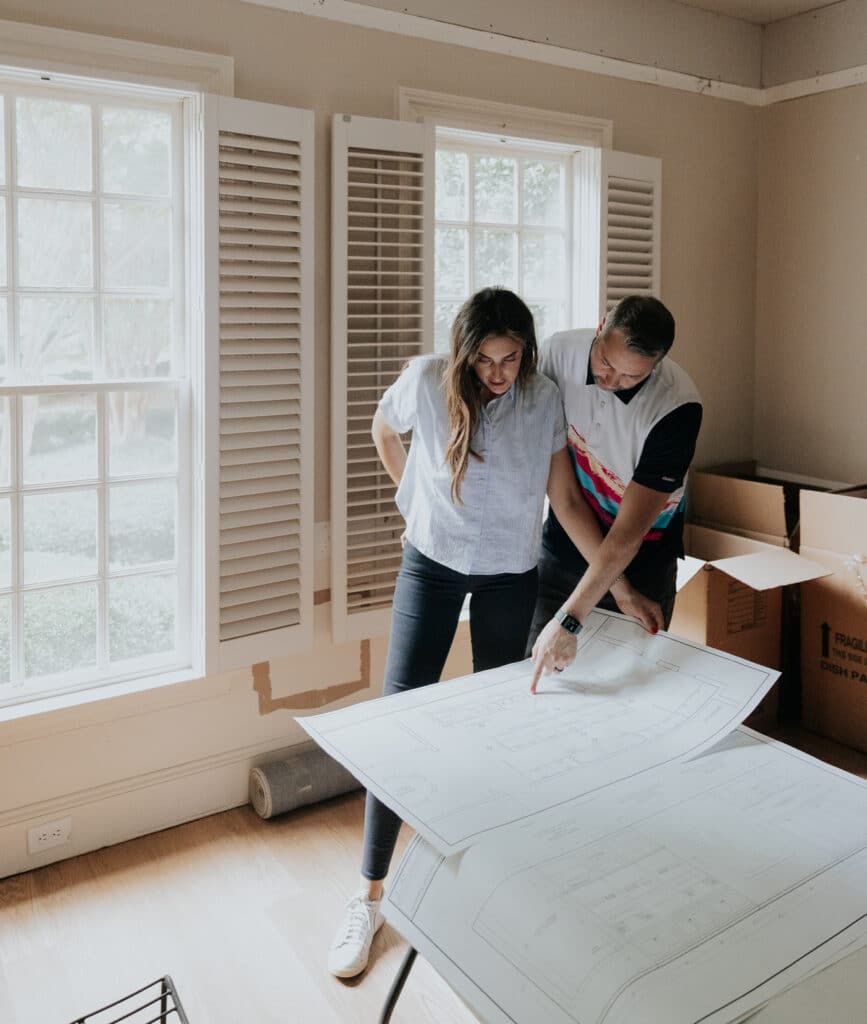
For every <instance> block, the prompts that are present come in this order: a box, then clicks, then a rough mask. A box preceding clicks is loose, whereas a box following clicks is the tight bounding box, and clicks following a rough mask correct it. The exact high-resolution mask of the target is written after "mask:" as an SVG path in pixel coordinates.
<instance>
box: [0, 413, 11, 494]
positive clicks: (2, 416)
mask: <svg viewBox="0 0 867 1024" xmlns="http://www.w3.org/2000/svg"><path fill="white" fill-rule="evenodd" d="M10 434H11V432H10V430H9V399H8V398H0V487H8V486H9V483H10V477H9V445H10Z"/></svg>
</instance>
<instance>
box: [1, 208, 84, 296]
mask: <svg viewBox="0 0 867 1024" xmlns="http://www.w3.org/2000/svg"><path fill="white" fill-rule="evenodd" d="M18 283H19V284H22V285H25V286H28V287H37V288H58V287H59V288H90V287H91V286H92V284H93V245H92V237H91V208H90V203H87V202H76V201H74V200H70V199H19V200H18Z"/></svg>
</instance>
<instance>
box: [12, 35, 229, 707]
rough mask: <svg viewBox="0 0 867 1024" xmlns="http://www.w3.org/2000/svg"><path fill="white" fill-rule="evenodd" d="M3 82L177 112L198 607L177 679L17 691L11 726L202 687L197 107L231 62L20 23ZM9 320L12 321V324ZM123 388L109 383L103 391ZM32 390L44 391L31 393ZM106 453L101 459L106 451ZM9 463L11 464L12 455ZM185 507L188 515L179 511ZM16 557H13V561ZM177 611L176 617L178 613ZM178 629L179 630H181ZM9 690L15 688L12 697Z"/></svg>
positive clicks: (145, 676)
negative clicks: (157, 103)
mask: <svg viewBox="0 0 867 1024" xmlns="http://www.w3.org/2000/svg"><path fill="white" fill-rule="evenodd" d="M0 73H2V74H3V75H4V77H5V78H6V79H7V80H10V81H15V80H17V81H18V82H20V83H22V84H23V85H28V84H37V83H45V82H46V81H50V82H51V83H52V84H53V85H55V86H65V87H67V88H70V89H77V88H78V89H80V88H82V87H86V88H87V89H88V91H90V90H91V89H94V88H95V89H99V88H100V87H103V88H105V89H106V91H107V93H109V94H111V95H113V96H115V97H119V96H121V95H125V96H126V97H127V98H128V100H129V99H131V98H137V99H138V100H139V101H140V100H141V99H142V97H144V96H146V95H149V96H154V94H155V92H156V93H158V94H161V95H162V96H164V97H165V98H168V99H174V100H177V101H179V102H180V103H181V105H182V109H183V114H182V126H181V134H182V137H183V140H184V149H183V152H184V154H185V157H186V159H185V160H184V164H183V171H182V181H181V182H180V187H181V190H182V191H181V194H182V195H183V204H184V215H183V223H178V224H176V229H177V230H178V231H180V232H182V233H184V234H185V237H186V239H187V244H186V245H185V247H184V252H183V254H182V260H181V262H180V265H179V266H178V270H179V272H182V273H183V275H184V277H185V279H186V290H185V297H186V301H185V303H184V305H185V310H184V313H183V316H184V320H185V326H184V331H185V334H186V337H187V346H186V370H187V388H186V394H185V396H182V397H184V400H183V401H179V406H178V431H179V432H180V431H181V430H182V429H183V428H184V424H186V427H187V429H188V431H189V436H190V443H189V445H188V458H187V459H186V461H185V462H182V463H181V464H180V465H179V466H178V474H179V477H180V476H181V475H184V476H185V477H186V479H187V480H188V481H189V482H190V486H189V487H188V488H187V499H186V501H185V503H180V502H179V508H178V516H179V520H180V519H182V518H186V519H187V520H188V521H189V523H190V530H189V531H188V536H190V537H191V539H192V545H191V553H190V558H189V560H188V566H189V568H188V578H189V587H188V592H189V593H191V594H192V595H195V596H196V600H194V601H192V602H190V603H189V606H188V607H187V608H186V614H187V622H188V627H187V635H188V636H189V637H191V638H192V639H191V642H190V644H189V649H188V651H187V652H186V654H185V657H184V658H183V659H182V661H183V664H179V665H178V666H177V667H175V668H174V669H171V668H169V667H167V666H166V665H162V666H161V667H160V668H159V669H157V668H153V667H152V668H147V667H146V666H145V665H144V664H141V665H140V667H139V669H138V670H136V671H133V672H129V673H127V674H124V675H119V674H113V675H111V676H110V677H109V678H107V679H106V680H100V681H93V680H88V681H87V682H85V683H84V684H82V683H81V682H80V681H77V680H76V679H74V678H72V677H71V676H67V675H65V676H64V677H63V685H59V686H55V687H53V688H39V689H36V688H34V687H31V686H27V687H16V688H15V691H14V696H12V695H11V693H10V694H5V695H0V719H5V718H7V717H13V718H17V717H20V716H21V715H22V714H30V713H36V712H39V711H41V710H47V709H49V708H59V707H68V706H72V705H78V704H82V703H89V702H91V701H93V700H95V699H101V698H107V697H116V696H120V695H124V694H130V693H135V692H140V691H145V690H151V689H154V688H156V687H161V686H170V685H172V684H174V683H178V682H185V681H188V680H192V679H196V678H199V677H201V676H202V675H203V672H204V651H205V612H204V600H205V597H204V578H205V564H204V519H205V516H204V512H205V510H204V498H203V488H202V475H203V473H202V466H203V460H204V448H205V445H204V441H205V438H204V430H205V423H204V417H203V415H202V408H203V405H204V380H205V367H204V343H203V338H204V316H203V308H202V306H203V303H202V300H201V298H199V299H197V300H195V301H194V299H193V297H194V296H199V297H200V296H201V295H202V294H203V287H204V253H203V237H204V232H203V222H204V210H203V191H204V190H203V188H202V166H203V149H202V132H203V124H202V98H203V95H204V93H205V92H211V93H214V94H218V95H232V92H233V80H234V62H233V60H232V58H231V57H223V56H218V55H214V54H207V53H200V52H197V51H192V50H181V49H176V48H172V47H162V46H155V45H153V44H148V43H139V42H135V41H130V40H121V39H113V38H109V37H101V36H95V35H90V34H87V33H81V32H69V31H66V30H63V29H52V28H45V27H43V26H35V25H27V24H22V23H18V22H9V21H0ZM10 315H11V314H10ZM149 386H152V387H154V388H157V389H159V388H165V387H169V388H171V387H173V385H172V384H171V383H170V382H165V381H156V382H154V383H153V384H152V385H149ZM118 387H121V388H122V387H124V384H123V382H118V383H117V384H115V383H114V382H112V383H111V385H109V386H107V387H104V388H103V390H114V389H116V388H118ZM35 390H43V389H40V388H37V389H35ZM82 390H89V391H98V390H99V388H97V387H95V386H94V384H92V383H91V384H90V385H87V384H85V385H83V387H82ZM103 450H104V449H103ZM13 457H15V456H14V455H13ZM184 504H185V507H184ZM13 557H14V554H13ZM180 612H181V609H179V613H180ZM179 628H180V622H179ZM10 689H11V688H10Z"/></svg>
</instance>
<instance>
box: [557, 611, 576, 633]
mask: <svg viewBox="0 0 867 1024" xmlns="http://www.w3.org/2000/svg"><path fill="white" fill-rule="evenodd" d="M556 617H557V621H558V622H559V623H560V625H561V626H562V627H563V629H565V630H566V631H567V632H569V633H580V632H581V623H580V622H579V621H578V620H577V619H576V618H575V616H574V615H570V614H569V613H568V612H557V616H556Z"/></svg>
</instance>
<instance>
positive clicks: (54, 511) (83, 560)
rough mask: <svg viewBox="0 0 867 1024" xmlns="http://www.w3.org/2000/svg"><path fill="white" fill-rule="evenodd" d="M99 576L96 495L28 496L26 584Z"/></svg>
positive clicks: (78, 493)
mask: <svg viewBox="0 0 867 1024" xmlns="http://www.w3.org/2000/svg"><path fill="white" fill-rule="evenodd" d="M95 573H96V491H93V490H88V491H65V492H64V493H62V494H27V495H25V496H24V565H23V574H24V582H25V583H44V582H46V581H48V580H68V579H74V578H75V577H76V576H92V575H94V574H95Z"/></svg>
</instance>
